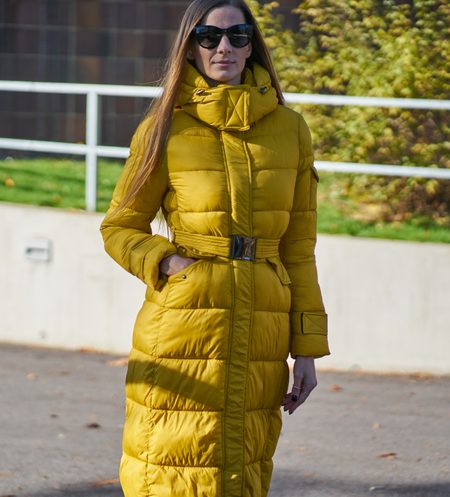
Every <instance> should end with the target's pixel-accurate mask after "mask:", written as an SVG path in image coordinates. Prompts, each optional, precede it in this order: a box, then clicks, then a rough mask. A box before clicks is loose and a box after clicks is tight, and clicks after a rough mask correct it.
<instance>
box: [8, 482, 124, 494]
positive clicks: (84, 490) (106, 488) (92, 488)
mask: <svg viewBox="0 0 450 497" xmlns="http://www.w3.org/2000/svg"><path fill="white" fill-rule="evenodd" d="M63 496H64V497H123V493H122V490H121V488H120V485H119V484H114V485H101V486H99V485H97V484H91V483H86V484H84V485H70V486H68V487H61V488H60V489H58V490H40V491H38V492H33V493H26V494H7V495H0V497H63Z"/></svg>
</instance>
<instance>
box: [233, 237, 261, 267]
mask: <svg viewBox="0 0 450 497" xmlns="http://www.w3.org/2000/svg"><path fill="white" fill-rule="evenodd" d="M230 252H231V253H230V257H231V258H232V259H240V260H242V261H254V260H255V255H256V238H254V237H252V236H241V235H231V251H230Z"/></svg>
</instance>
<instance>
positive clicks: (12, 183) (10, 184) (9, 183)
mask: <svg viewBox="0 0 450 497" xmlns="http://www.w3.org/2000/svg"><path fill="white" fill-rule="evenodd" d="M3 183H4V185H5V186H7V187H8V188H12V187H13V186H16V182H15V181H14V180H13V179H12V178H11V176H9V177H8V178H6V179H5V181H4V182H3Z"/></svg>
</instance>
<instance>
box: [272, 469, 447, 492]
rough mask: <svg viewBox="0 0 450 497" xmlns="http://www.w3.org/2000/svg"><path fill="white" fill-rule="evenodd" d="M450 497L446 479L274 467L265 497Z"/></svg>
mask: <svg viewBox="0 0 450 497" xmlns="http://www.w3.org/2000/svg"><path fill="white" fill-rule="evenodd" d="M365 495H367V496H369V495H370V496H371V497H450V480H449V481H448V482H436V483H430V484H427V483H426V484H421V483H415V484H414V483H411V484H396V483H383V482H377V483H374V484H373V485H368V484H367V482H364V481H351V480H347V481H339V480H326V479H320V478H313V477H312V478H308V479H302V478H301V477H298V476H296V475H295V474H294V473H293V472H292V471H283V470H281V471H280V470H278V471H277V472H276V473H275V474H274V476H273V478H272V483H271V490H270V494H269V497H363V496H365Z"/></svg>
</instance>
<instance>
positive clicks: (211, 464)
mask: <svg viewBox="0 0 450 497" xmlns="http://www.w3.org/2000/svg"><path fill="white" fill-rule="evenodd" d="M149 126H150V123H149V121H148V120H145V121H144V122H143V123H142V124H141V126H140V127H139V128H138V130H137V131H136V133H135V136H134V137H133V141H132V144H131V150H130V157H129V159H128V161H127V163H126V166H125V168H124V171H123V174H122V176H121V178H120V180H119V182H118V185H117V187H116V189H115V192H114V196H113V200H112V204H111V209H110V210H109V211H108V213H107V215H106V217H105V219H104V221H103V223H102V227H101V230H102V234H103V237H104V242H105V248H106V250H107V252H108V253H109V254H110V255H111V256H112V257H113V258H114V259H115V260H116V261H117V262H118V263H119V264H121V265H122V266H123V267H124V268H125V269H126V270H127V271H129V272H131V273H132V274H134V275H135V276H137V277H138V278H140V279H141V280H142V281H144V282H145V283H146V284H147V286H148V290H147V293H146V298H145V302H144V304H143V306H142V308H141V310H140V312H139V314H138V317H137V320H136V324H135V328H134V334H133V348H132V351H131V354H130V362H129V367H128V373H127V380H126V396H127V401H126V423H125V427H124V439H123V457H122V462H121V469H120V477H121V483H122V487H123V490H124V494H125V497H166V496H167V497H169V496H170V497H194V496H195V497H219V496H220V497H244V496H245V497H265V496H266V495H267V492H268V488H269V483H270V477H271V472H272V456H273V453H274V450H275V447H276V443H277V440H278V436H279V433H280V429H281V416H280V404H281V401H282V398H283V395H284V393H285V392H286V389H287V384H288V368H287V364H286V358H287V356H288V354H289V352H290V353H291V354H292V355H293V356H296V355H310V356H322V355H325V354H328V353H329V352H328V346H327V337H326V315H325V312H324V307H323V303H322V298H321V294H320V289H319V286H318V282H317V272H316V265H315V259H314V247H315V241H316V184H317V172H316V171H315V170H314V167H313V154H312V148H311V139H310V134H309V130H308V128H307V126H306V124H305V122H304V120H303V118H302V117H301V116H300V115H299V114H297V113H295V112H294V111H292V110H290V109H288V108H286V107H284V106H280V105H278V103H277V99H276V94H275V91H274V89H273V88H272V87H271V86H270V79H269V76H268V74H267V72H266V71H265V70H264V69H262V68H261V67H258V66H256V67H255V68H254V70H253V71H250V70H247V71H246V74H245V79H244V83H243V84H242V85H239V86H234V87H231V86H227V85H219V86H217V87H215V88H209V87H208V85H207V84H206V82H205V81H204V80H203V78H202V77H201V76H200V75H199V74H198V73H197V71H195V69H194V68H193V67H192V66H190V65H188V67H187V68H186V71H185V75H184V81H183V85H182V88H181V91H180V95H179V99H178V104H177V108H176V109H175V112H174V118H173V125H172V129H171V133H170V137H169V140H168V144H167V150H166V154H165V156H164V160H163V162H162V163H161V165H160V167H159V169H158V171H157V174H155V176H154V177H153V178H152V180H151V181H149V182H148V184H147V185H146V186H145V187H144V188H143V189H142V191H141V192H140V193H139V195H138V197H137V198H136V199H135V200H134V202H133V203H132V205H130V206H129V207H128V208H127V209H126V210H124V211H121V212H119V213H117V212H114V208H115V207H116V206H117V204H118V202H120V199H121V198H122V197H123V195H124V192H125V191H126V188H127V186H128V185H129V182H130V179H131V178H132V177H133V174H134V173H135V170H136V168H137V167H138V166H139V163H140V160H141V158H142V154H143V151H144V148H145V144H146V141H147V132H148V129H149ZM160 208H162V210H163V213H164V216H165V218H166V220H167V222H168V224H169V226H170V227H171V228H172V231H173V232H175V233H176V232H177V231H178V232H185V233H192V234H196V235H205V236H206V237H222V238H228V237H229V236H230V235H232V234H238V235H243V236H248V237H256V238H258V239H265V240H272V241H274V243H278V241H279V244H280V245H279V255H278V254H277V252H276V251H275V252H269V253H268V255H267V258H261V259H257V260H256V261H242V260H232V259H229V258H228V257H226V256H224V255H217V254H216V255H215V253H214V252H211V251H210V250H206V252H205V248H208V249H209V248H210V245H207V246H199V247H194V246H193V244H191V243H189V244H188V243H183V244H181V243H176V242H170V241H169V240H167V239H166V238H164V237H161V236H159V235H153V234H152V233H151V229H150V222H151V220H152V219H153V218H154V217H155V215H156V213H157V211H158V210H159V209H160ZM206 239H207V240H208V238H206ZM218 240H219V238H218ZM175 252H178V253H179V254H182V255H187V256H191V257H196V258H198V260H197V261H196V262H195V263H194V264H192V265H190V266H189V267H187V268H186V269H185V270H183V271H180V272H179V273H176V274H174V275H172V276H169V277H168V278H167V277H165V276H163V275H160V274H159V273H158V265H159V262H160V261H161V260H162V259H163V258H164V257H166V256H167V255H169V254H173V253H175Z"/></svg>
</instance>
